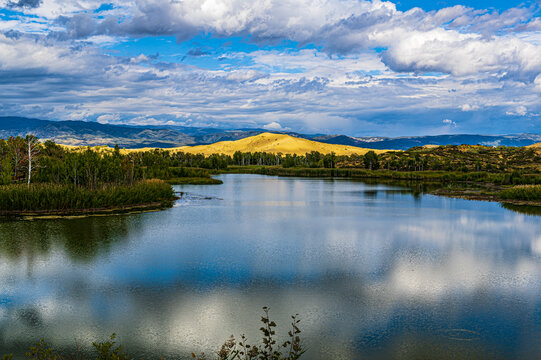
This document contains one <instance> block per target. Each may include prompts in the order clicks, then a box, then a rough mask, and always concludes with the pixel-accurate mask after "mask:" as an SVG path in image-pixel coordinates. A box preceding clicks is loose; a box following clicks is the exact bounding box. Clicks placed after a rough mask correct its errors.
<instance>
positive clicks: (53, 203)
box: [0, 180, 174, 212]
mask: <svg viewBox="0 0 541 360" xmlns="http://www.w3.org/2000/svg"><path fill="white" fill-rule="evenodd" d="M173 198H174V193H173V189H172V188H171V186H170V185H169V184H167V183H166V182H164V181H162V180H145V181H140V182H137V183H135V184H133V185H115V184H103V185H100V186H99V187H95V188H88V187H80V186H74V185H57V184H31V185H30V186H29V187H27V186H25V185H22V184H17V185H4V186H0V212H1V211H3V212H9V211H47V210H59V211H70V210H83V209H84V210H86V209H104V208H110V207H119V206H131V205H139V204H148V203H154V202H169V201H171V200H172V199H173Z"/></svg>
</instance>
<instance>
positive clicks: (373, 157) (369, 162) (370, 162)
mask: <svg viewBox="0 0 541 360" xmlns="http://www.w3.org/2000/svg"><path fill="white" fill-rule="evenodd" d="M364 167H365V168H367V169H369V170H377V169H379V160H378V155H377V154H376V153H375V152H374V151H372V150H370V151H369V152H367V153H366V154H364Z"/></svg>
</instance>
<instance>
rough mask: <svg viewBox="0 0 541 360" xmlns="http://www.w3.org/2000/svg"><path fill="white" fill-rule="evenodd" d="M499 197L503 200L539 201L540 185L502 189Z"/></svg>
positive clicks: (540, 198)
mask: <svg viewBox="0 0 541 360" xmlns="http://www.w3.org/2000/svg"><path fill="white" fill-rule="evenodd" d="M500 197H501V198H502V199H505V200H524V201H541V185H517V186H513V187H511V188H507V189H504V190H502V191H501V192H500Z"/></svg>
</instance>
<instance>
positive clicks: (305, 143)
mask: <svg viewBox="0 0 541 360" xmlns="http://www.w3.org/2000/svg"><path fill="white" fill-rule="evenodd" d="M174 150H177V151H182V152H186V153H192V154H204V155H211V154H226V155H233V154H234V153H235V152H236V151H241V152H266V153H274V154H277V153H282V154H284V155H285V154H297V155H304V154H306V153H309V152H311V151H318V152H320V153H323V154H330V153H332V152H334V153H335V154H336V155H352V154H360V155H362V154H365V153H366V152H368V151H369V150H370V149H364V148H359V147H354V146H349V145H335V144H325V143H321V142H317V141H312V140H308V139H303V138H298V137H293V136H290V135H286V134H274V133H268V132H267V133H262V134H259V135H256V136H251V137H248V138H244V139H241V140H236V141H220V142H217V143H214V144H210V145H199V146H183V147H179V148H175V149H174ZM375 151H376V152H380V153H381V152H385V151H383V150H375Z"/></svg>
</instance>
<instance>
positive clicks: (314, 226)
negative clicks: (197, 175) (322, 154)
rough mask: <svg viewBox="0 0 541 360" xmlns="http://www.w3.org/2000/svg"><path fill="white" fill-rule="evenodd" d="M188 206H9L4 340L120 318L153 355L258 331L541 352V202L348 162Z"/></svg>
mask: <svg viewBox="0 0 541 360" xmlns="http://www.w3.org/2000/svg"><path fill="white" fill-rule="evenodd" d="M220 178H221V179H222V180H223V181H224V184H223V185H219V186H182V187H180V186H179V187H177V188H176V189H177V190H178V191H183V192H185V195H184V197H183V198H182V199H181V200H179V201H178V202H177V203H176V205H175V207H174V208H171V209H168V210H165V211H161V212H152V213H143V214H131V215H118V216H102V217H89V218H83V219H61V220H36V221H3V222H0V349H1V350H2V353H6V352H15V353H21V352H22V351H23V350H22V349H23V348H27V346H28V345H29V344H30V343H31V342H33V341H35V340H37V339H39V338H40V337H45V338H46V339H47V340H48V341H49V342H50V343H52V344H53V345H54V346H55V347H57V348H59V349H64V350H69V349H73V348H74V347H75V346H82V345H84V344H89V343H90V342H92V341H96V340H105V339H106V338H107V336H108V335H109V334H111V333H113V332H116V333H117V334H118V335H119V339H120V341H121V342H122V344H123V345H124V347H125V348H126V349H127V350H129V351H131V352H133V353H137V354H138V358H143V357H144V358H148V359H151V358H159V357H161V356H165V357H166V358H189V354H190V353H191V352H192V351H195V352H200V351H205V352H207V353H210V352H212V350H213V349H216V348H217V346H218V345H219V344H220V343H222V342H223V341H224V340H225V339H227V338H228V336H229V335H230V334H236V335H239V334H242V333H246V334H247V335H248V337H249V338H250V339H251V340H253V341H255V340H256V335H257V331H258V330H257V329H258V328H259V327H260V325H259V323H258V321H259V316H260V314H261V307H262V306H269V307H270V308H271V316H272V317H273V318H274V319H275V320H276V322H277V323H278V325H279V328H278V331H279V332H280V330H282V332H283V333H285V332H287V324H288V321H289V315H290V314H295V313H299V314H300V318H301V319H302V322H301V329H302V330H303V333H302V335H303V339H304V340H305V343H306V344H307V345H309V346H310V350H309V353H308V354H307V356H306V358H307V359H316V360H317V359H421V358H427V359H430V358H438V359H447V358H449V359H473V358H475V359H499V358H501V359H534V358H541V341H539V339H541V217H536V216H529V215H525V214H520V213H517V212H513V211H510V210H507V209H505V208H503V207H502V206H500V205H499V204H497V203H489V202H477V201H466V200H461V199H449V198H444V197H436V196H431V195H416V196H414V195H412V194H410V193H409V192H408V191H405V190H403V189H400V188H394V187H391V186H388V185H373V184H364V183H362V182H356V181H350V180H346V179H339V180H329V179H298V178H278V177H265V176H258V175H223V176H220Z"/></svg>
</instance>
